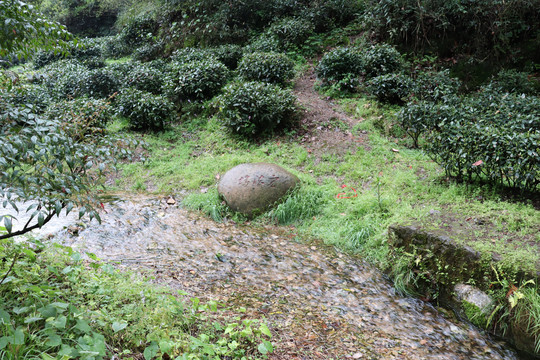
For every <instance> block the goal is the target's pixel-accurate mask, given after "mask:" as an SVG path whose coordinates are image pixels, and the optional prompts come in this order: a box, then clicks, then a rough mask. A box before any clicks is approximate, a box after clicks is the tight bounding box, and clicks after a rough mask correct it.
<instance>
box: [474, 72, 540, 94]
mask: <svg viewBox="0 0 540 360" xmlns="http://www.w3.org/2000/svg"><path fill="white" fill-rule="evenodd" d="M535 81H536V82H537V84H536V85H537V87H538V86H539V85H540V84H538V80H535ZM482 90H483V91H490V92H495V93H497V92H508V93H517V94H528V95H533V94H536V93H538V90H537V88H535V84H534V82H533V81H531V80H529V75H528V74H527V73H525V72H520V71H517V70H512V69H511V70H501V71H500V72H499V73H498V74H497V75H496V76H495V77H494V78H493V79H492V80H491V81H490V82H489V84H487V85H485V86H483V87H482Z"/></svg>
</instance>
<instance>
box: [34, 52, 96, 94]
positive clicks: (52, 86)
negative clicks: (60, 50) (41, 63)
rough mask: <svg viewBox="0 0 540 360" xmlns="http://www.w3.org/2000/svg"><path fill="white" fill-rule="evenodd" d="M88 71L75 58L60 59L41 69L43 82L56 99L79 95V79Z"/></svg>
mask: <svg viewBox="0 0 540 360" xmlns="http://www.w3.org/2000/svg"><path fill="white" fill-rule="evenodd" d="M88 71H89V70H88V68H87V67H86V66H84V65H82V64H81V63H80V62H79V61H77V60H74V59H69V60H60V61H57V62H55V63H53V64H50V65H47V66H46V67H44V68H43V69H42V73H43V78H44V79H43V84H44V85H45V86H46V87H47V89H48V90H49V92H50V93H51V95H52V96H53V97H54V98H56V99H57V100H64V99H65V98H68V97H71V98H74V97H76V96H81V95H82V94H80V87H79V81H80V78H81V76H84V75H85V74H86V73H88Z"/></svg>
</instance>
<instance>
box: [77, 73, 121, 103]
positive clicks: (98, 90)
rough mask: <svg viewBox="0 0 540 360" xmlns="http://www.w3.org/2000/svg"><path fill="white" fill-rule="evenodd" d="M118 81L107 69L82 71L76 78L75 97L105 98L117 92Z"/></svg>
mask: <svg viewBox="0 0 540 360" xmlns="http://www.w3.org/2000/svg"><path fill="white" fill-rule="evenodd" d="M120 81H121V79H118V78H117V77H116V76H115V74H114V73H113V72H112V71H110V70H108V69H92V70H88V71H84V72H82V73H81V74H79V76H78V78H76V87H77V91H76V93H75V97H77V96H84V95H87V96H90V97H93V98H96V99H100V98H107V97H109V96H111V95H112V94H113V93H115V92H117V91H118V90H119V88H120Z"/></svg>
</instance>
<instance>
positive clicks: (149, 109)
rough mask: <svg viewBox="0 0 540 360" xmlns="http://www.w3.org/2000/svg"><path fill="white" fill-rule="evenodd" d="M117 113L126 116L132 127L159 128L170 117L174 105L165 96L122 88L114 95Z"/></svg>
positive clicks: (139, 128) (142, 128)
mask: <svg viewBox="0 0 540 360" xmlns="http://www.w3.org/2000/svg"><path fill="white" fill-rule="evenodd" d="M115 107H116V112H117V114H119V115H121V116H123V117H125V118H127V119H128V120H129V124H130V126H131V128H132V129H135V130H143V131H144V130H160V129H163V127H164V126H165V123H166V122H167V121H168V120H169V119H170V118H171V117H172V115H173V111H174V110H173V109H174V105H173V104H172V103H171V102H170V101H169V100H168V99H166V98H165V97H163V96H160V95H154V94H151V93H149V92H145V91H141V90H137V89H124V90H122V91H121V92H120V94H119V95H118V96H117V97H116V100H115Z"/></svg>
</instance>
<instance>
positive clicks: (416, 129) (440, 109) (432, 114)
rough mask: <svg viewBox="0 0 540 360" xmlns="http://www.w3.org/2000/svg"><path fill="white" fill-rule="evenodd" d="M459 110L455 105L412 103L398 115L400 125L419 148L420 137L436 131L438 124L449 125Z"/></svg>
mask: <svg viewBox="0 0 540 360" xmlns="http://www.w3.org/2000/svg"><path fill="white" fill-rule="evenodd" d="M457 111H458V110H457V109H456V107H455V106H454V105H451V104H445V103H434V102H432V101H420V102H411V103H409V104H407V106H405V107H403V108H402V109H401V110H400V111H399V112H398V114H397V120H398V123H399V124H400V125H401V127H402V128H403V130H405V132H406V133H407V135H409V136H410V137H411V138H412V140H413V143H414V147H418V144H419V143H418V141H419V138H420V135H422V134H425V133H426V132H428V131H435V130H437V128H438V124H442V123H448V122H450V121H451V120H452V119H453V118H454V117H456V115H457V114H456V112H457Z"/></svg>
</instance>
